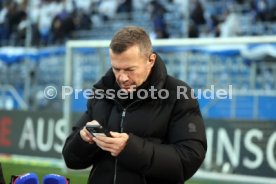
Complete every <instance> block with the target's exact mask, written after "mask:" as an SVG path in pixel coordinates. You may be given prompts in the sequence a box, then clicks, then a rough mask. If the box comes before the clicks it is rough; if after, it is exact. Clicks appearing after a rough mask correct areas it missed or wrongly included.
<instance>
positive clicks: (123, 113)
mask: <svg viewBox="0 0 276 184" xmlns="http://www.w3.org/2000/svg"><path fill="white" fill-rule="evenodd" d="M125 116H126V109H123V112H122V116H121V123H120V133H122V132H124V127H123V124H124V119H125ZM117 163H118V159H117V157H116V158H115V167H114V178H113V184H116V181H117V165H118V164H117Z"/></svg>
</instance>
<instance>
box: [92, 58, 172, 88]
mask: <svg viewBox="0 0 276 184" xmlns="http://www.w3.org/2000/svg"><path fill="white" fill-rule="evenodd" d="M155 54H156V56H157V57H156V61H155V64H154V66H153V67H152V70H151V73H150V75H149V77H148V79H147V80H149V85H150V86H154V89H157V90H160V89H162V88H163V87H164V85H165V81H166V77H167V69H166V66H165V64H164V62H163V61H162V59H161V58H160V56H159V55H158V54H157V53H155ZM114 83H115V76H114V73H113V71H112V68H110V69H109V70H108V71H107V72H106V74H105V75H104V76H103V77H102V78H101V79H100V80H99V81H98V82H97V83H96V84H95V85H94V88H96V89H103V90H107V89H114Z"/></svg>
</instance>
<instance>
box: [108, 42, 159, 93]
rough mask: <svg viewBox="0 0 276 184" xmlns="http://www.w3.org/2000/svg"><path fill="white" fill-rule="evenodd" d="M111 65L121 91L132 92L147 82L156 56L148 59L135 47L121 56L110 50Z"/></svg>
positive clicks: (152, 55) (153, 55)
mask: <svg viewBox="0 0 276 184" xmlns="http://www.w3.org/2000/svg"><path fill="white" fill-rule="evenodd" d="M109 53H110V59H111V65H112V69H113V72H114V75H115V77H116V81H117V83H118V85H119V86H120V87H121V89H125V90H127V91H132V90H133V89H135V88H137V87H139V86H140V85H141V84H142V83H143V82H145V81H146V79H147V77H148V75H149V73H150V71H151V68H152V66H153V65H154V62H155V58H156V55H155V54H151V56H148V57H146V56H145V55H142V54H141V53H140V50H139V47H138V46H137V45H134V46H132V47H130V48H128V49H127V50H126V51H124V52H123V53H120V54H115V53H113V52H112V50H111V49H110V50H109Z"/></svg>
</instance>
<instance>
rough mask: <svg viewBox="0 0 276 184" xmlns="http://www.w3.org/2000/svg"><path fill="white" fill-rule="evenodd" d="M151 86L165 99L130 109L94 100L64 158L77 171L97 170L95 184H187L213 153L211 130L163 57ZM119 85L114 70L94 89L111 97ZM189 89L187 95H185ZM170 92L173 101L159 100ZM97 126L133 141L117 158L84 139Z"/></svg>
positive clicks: (151, 77) (138, 103) (113, 100)
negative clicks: (84, 131)
mask: <svg viewBox="0 0 276 184" xmlns="http://www.w3.org/2000/svg"><path fill="white" fill-rule="evenodd" d="M147 80H148V83H149V85H150V86H154V89H158V90H157V91H155V95H156V96H158V97H159V96H161V97H162V98H157V99H154V98H152V97H151V96H150V97H148V98H145V99H136V100H133V101H132V102H130V103H129V104H128V105H127V106H123V105H122V104H121V102H120V101H119V100H117V99H116V98H92V99H90V100H88V103H87V111H86V112H85V113H84V114H83V115H82V117H81V118H80V120H79V121H78V122H76V123H75V125H74V126H73V128H72V132H71V134H70V135H69V136H68V138H67V139H66V142H65V145H64V147H63V151H62V154H63V157H64V160H65V163H66V165H67V167H69V168H71V169H84V168H88V167H90V166H93V167H92V169H91V172H90V175H89V178H88V183H89V184H183V183H184V182H185V181H186V180H187V179H189V178H190V177H191V176H192V175H193V174H194V173H195V172H196V171H197V170H198V168H199V167H200V165H201V164H202V162H203V160H204V158H205V154H206V150H207V143H206V135H205V128H204V122H203V119H202V116H201V113H200V109H199V105H198V102H197V100H196V99H195V98H192V93H191V88H190V87H189V86H188V85H187V84H186V83H184V82H182V81H180V80H177V79H175V78H173V77H171V76H169V75H168V74H167V71H166V67H165V65H164V63H163V62H162V60H161V58H160V57H159V56H158V55H157V60H156V62H155V64H154V66H153V68H152V71H151V74H150V75H149V78H148V79H147ZM114 83H115V77H114V74H113V72H112V70H111V69H110V70H109V71H108V72H107V73H106V74H105V75H104V76H103V77H102V78H101V79H100V80H99V81H98V82H97V83H96V84H95V85H94V88H93V89H94V90H97V89H101V90H103V91H106V90H107V89H112V88H114ZM184 88H185V89H187V90H186V92H185V94H186V95H184V94H183V93H181V94H179V93H180V91H181V92H183V91H185V90H183V89H184ZM164 89H165V90H167V91H168V92H169V95H168V97H167V98H164V97H166V95H164V94H163V95H158V92H160V91H161V90H164ZM180 89H182V90H180ZM95 94H96V93H95ZM160 94H162V93H161V92H160ZM92 120H97V121H98V122H99V123H100V124H101V125H102V126H103V127H105V128H106V129H107V130H109V131H116V132H125V133H127V134H128V135H129V139H128V142H127V144H126V146H125V148H124V149H123V151H122V152H121V153H120V154H119V155H118V156H117V157H113V156H112V155H111V154H110V153H109V152H106V151H103V150H101V149H100V148H99V147H98V146H97V145H96V144H88V143H86V142H84V141H83V140H82V139H81V137H80V133H79V132H80V130H81V129H82V127H83V126H85V124H86V123H87V122H89V121H92Z"/></svg>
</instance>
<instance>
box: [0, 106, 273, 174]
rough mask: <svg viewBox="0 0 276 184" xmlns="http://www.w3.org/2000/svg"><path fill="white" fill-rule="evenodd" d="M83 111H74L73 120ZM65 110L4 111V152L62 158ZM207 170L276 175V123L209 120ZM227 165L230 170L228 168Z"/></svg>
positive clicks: (0, 148) (0, 115) (0, 124)
mask: <svg viewBox="0 0 276 184" xmlns="http://www.w3.org/2000/svg"><path fill="white" fill-rule="evenodd" d="M80 115H81V114H77V113H75V114H73V116H72V117H73V122H74V121H75V120H77V119H78V118H79V117H80ZM61 117H62V113H50V112H22V111H1V112H0V132H1V134H0V153H4V154H10V155H14V154H16V155H25V156H36V157H47V158H49V157H51V158H58V159H60V158H61V150H62V147H63V144H64V141H65V139H66V136H67V135H66V131H65V130H66V128H65V127H66V126H68V122H65V121H64V120H63V119H62V118H61ZM205 124H206V134H207V141H208V152H207V155H206V159H205V162H204V164H203V166H202V167H203V168H204V169H209V170H212V169H213V170H216V171H222V172H232V173H238V174H246V175H254V176H267V177H275V172H276V122H275V121H244V120H210V119H209V120H206V121H205ZM225 168H226V169H225Z"/></svg>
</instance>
